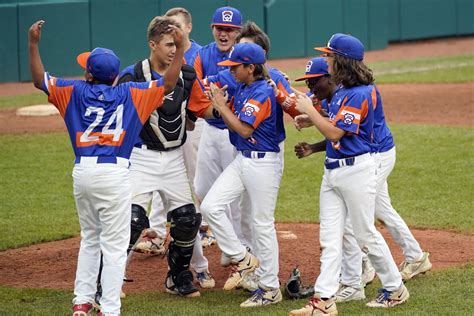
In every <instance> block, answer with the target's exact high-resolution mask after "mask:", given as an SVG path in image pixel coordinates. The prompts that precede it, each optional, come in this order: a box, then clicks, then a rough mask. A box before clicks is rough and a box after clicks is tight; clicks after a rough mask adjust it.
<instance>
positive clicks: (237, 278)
mask: <svg viewBox="0 0 474 316" xmlns="http://www.w3.org/2000/svg"><path fill="white" fill-rule="evenodd" d="M259 265H260V262H259V261H258V259H257V257H255V256H254V255H252V254H251V253H250V252H247V253H246V254H245V257H244V258H243V259H242V260H240V261H239V262H238V263H237V264H233V265H232V272H231V274H230V276H229V278H228V279H227V281H226V282H225V284H224V290H226V291H229V290H233V289H235V288H236V287H237V286H238V285H239V283H240V282H241V281H242V279H243V278H244V277H245V276H246V275H247V274H249V273H252V272H253V271H254V270H255V269H256V268H258V267H259Z"/></svg>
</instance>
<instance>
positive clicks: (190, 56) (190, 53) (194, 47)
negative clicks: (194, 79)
mask: <svg viewBox="0 0 474 316" xmlns="http://www.w3.org/2000/svg"><path fill="white" fill-rule="evenodd" d="M201 48H202V46H201V45H199V44H198V43H196V42H195V41H193V40H191V47H189V48H188V50H187V51H185V52H184V60H186V64H188V65H192V62H193V60H194V56H195V55H196V54H197V52H198V51H199V50H200V49H201Z"/></svg>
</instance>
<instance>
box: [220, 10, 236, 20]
mask: <svg viewBox="0 0 474 316" xmlns="http://www.w3.org/2000/svg"><path fill="white" fill-rule="evenodd" d="M233 16H234V12H232V11H222V22H232V17H233Z"/></svg>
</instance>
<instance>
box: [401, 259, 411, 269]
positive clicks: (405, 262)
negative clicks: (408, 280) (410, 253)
mask: <svg viewBox="0 0 474 316" xmlns="http://www.w3.org/2000/svg"><path fill="white" fill-rule="evenodd" d="M408 264H409V263H408V262H407V261H403V262H402V264H401V265H400V271H401V270H403V269H405V268H406V267H407V266H408Z"/></svg>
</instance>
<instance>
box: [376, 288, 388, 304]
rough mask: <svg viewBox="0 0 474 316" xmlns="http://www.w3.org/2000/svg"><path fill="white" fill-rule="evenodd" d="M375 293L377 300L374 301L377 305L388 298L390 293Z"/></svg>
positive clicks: (381, 291)
mask: <svg viewBox="0 0 474 316" xmlns="http://www.w3.org/2000/svg"><path fill="white" fill-rule="evenodd" d="M377 292H378V295H377V298H376V299H375V301H376V302H377V303H383V302H385V301H387V300H388V299H389V298H390V292H389V291H387V290H386V289H379V290H378V291H377Z"/></svg>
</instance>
